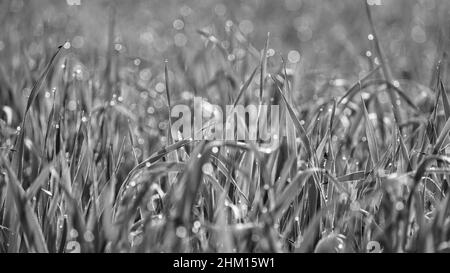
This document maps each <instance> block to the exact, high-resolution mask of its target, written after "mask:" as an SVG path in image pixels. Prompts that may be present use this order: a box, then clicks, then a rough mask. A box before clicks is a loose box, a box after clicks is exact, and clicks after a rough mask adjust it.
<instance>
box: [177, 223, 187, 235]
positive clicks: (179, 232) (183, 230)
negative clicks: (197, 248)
mask: <svg viewBox="0 0 450 273" xmlns="http://www.w3.org/2000/svg"><path fill="white" fill-rule="evenodd" d="M175 234H176V235H177V236H178V237H179V238H186V236H187V230H186V228H185V227H183V226H179V227H177V229H176V231H175Z"/></svg>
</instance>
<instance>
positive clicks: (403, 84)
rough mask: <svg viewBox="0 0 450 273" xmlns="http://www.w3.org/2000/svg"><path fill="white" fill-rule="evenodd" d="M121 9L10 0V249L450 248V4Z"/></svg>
mask: <svg viewBox="0 0 450 273" xmlns="http://www.w3.org/2000/svg"><path fill="white" fill-rule="evenodd" d="M124 2H125V1H100V0H96V1H83V0H81V1H76V0H67V1H50V0H38V1H22V0H2V1H0V253H7V252H21V253H24V252H58V253H64V252H65V253H72V252H371V253H377V252H449V251H450V200H449V183H450V181H449V179H450V156H448V154H447V152H448V151H449V143H450V140H449V138H448V136H449V132H450V101H449V98H448V96H449V95H448V93H447V91H446V90H447V89H448V87H449V86H448V79H447V78H448V77H447V73H448V70H447V67H448V57H447V53H446V51H448V49H449V47H448V46H449V42H450V40H449V34H450V33H449V32H448V29H449V23H450V21H449V20H450V19H448V18H450V17H449V15H450V13H449V11H450V2H448V1H446V0H419V1H409V0H408V1H405V0H380V1H375V0H374V1H367V2H366V1H364V0H360V1H356V0H355V1H350V0H346V1H339V2H338V3H337V1H331V0H322V1H312V0H303V1H300V0H285V1H270V0H264V1H262V0H261V1H257V0H251V1H238V0H233V1H215V0H211V1H198V0H197V1H195V0H192V1H178V0H177V1H175V0H170V1H169V0H167V1H166V0H165V1H141V0H139V1H130V2H133V4H129V3H128V2H129V1H126V2H127V4H125V3H124ZM78 4H80V5H78ZM194 97H203V98H204V99H205V100H206V101H207V102H205V103H206V104H208V105H209V104H214V105H218V106H219V107H221V108H224V107H225V106H226V105H256V106H258V107H261V105H279V107H280V116H281V120H280V122H279V126H280V130H279V134H276V135H273V136H272V137H276V138H277V139H278V140H279V144H278V145H276V146H273V147H270V148H263V147H261V145H259V144H260V143H259V142H258V141H224V140H198V139H192V138H181V137H173V136H172V134H170V132H171V131H170V128H171V126H172V123H173V122H174V121H175V119H174V118H170V109H171V108H172V107H173V106H175V105H179V104H185V105H188V106H189V107H190V108H191V109H192V110H194V109H195V108H196V107H198V106H196V105H195V104H194V100H193V98H194ZM261 118H262V117H261ZM266 122H267V123H269V122H277V121H272V120H269V118H267V120H266ZM243 124H245V125H246V126H250V124H249V122H248V121H246V120H244V121H243ZM180 135H181V132H180Z"/></svg>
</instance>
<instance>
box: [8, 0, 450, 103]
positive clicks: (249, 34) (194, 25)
mask: <svg viewBox="0 0 450 273" xmlns="http://www.w3.org/2000/svg"><path fill="white" fill-rule="evenodd" d="M370 2H371V4H373V5H372V13H373V17H374V18H373V19H374V23H375V27H376V28H377V30H378V35H379V39H380V41H381V45H382V47H383V49H384V51H385V52H386V55H387V58H388V63H389V65H390V66H391V67H392V71H393V74H394V77H395V78H396V79H405V80H410V79H414V81H416V82H418V83H421V84H423V85H425V86H429V85H430V81H431V75H432V71H433V67H434V66H435V65H436V62H437V60H438V59H439V58H441V55H442V53H443V52H444V51H445V50H447V48H448V44H449V30H450V28H449V27H448V26H449V20H450V16H449V15H450V13H449V6H450V1H447V0H372V1H370ZM0 20H1V21H0V29H1V31H0V60H1V62H2V63H3V66H4V67H5V66H6V67H10V68H12V69H15V68H17V67H18V66H20V64H21V63H22V60H21V58H24V55H25V56H29V57H30V58H29V60H30V62H31V64H30V65H31V67H33V65H38V63H37V61H36V60H37V58H34V56H39V55H40V54H41V55H43V54H45V52H49V51H50V50H54V49H55V48H56V47H57V46H58V45H60V44H62V43H64V42H65V41H68V42H69V43H70V44H67V47H68V48H69V47H70V55H71V56H72V57H73V58H76V59H77V60H79V61H80V63H81V64H82V66H80V68H85V69H86V71H85V72H86V73H89V71H90V72H92V71H93V70H96V71H103V70H104V69H105V67H107V66H108V65H110V66H112V67H113V66H114V65H113V64H110V63H111V62H114V60H108V56H112V55H114V56H115V57H116V58H115V62H117V63H116V64H117V65H116V66H114V67H120V69H119V70H120V71H116V72H117V73H115V74H116V76H117V77H121V78H122V79H123V78H124V77H126V76H125V75H124V74H126V73H127V72H129V71H130V69H132V70H133V71H134V72H135V73H137V75H138V80H139V81H140V82H141V83H142V86H145V87H146V88H153V89H155V90H156V91H163V88H164V86H163V85H162V84H161V80H158V76H160V78H161V77H162V74H163V72H164V69H163V61H164V59H168V60H169V63H170V64H171V71H170V72H171V73H172V70H173V72H182V73H178V74H177V77H174V74H171V76H172V77H171V78H172V80H173V81H176V82H177V85H176V87H175V88H174V90H175V91H174V92H176V93H177V94H182V92H184V91H186V92H193V91H194V92H197V90H192V89H198V87H196V84H195V83H192V82H189V78H191V79H195V80H197V79H199V78H202V80H203V82H204V83H205V82H208V79H211V78H213V77H214V75H216V74H217V73H218V69H219V67H223V65H222V64H220V65H218V66H217V67H212V66H208V65H207V64H206V65H204V67H202V69H199V68H198V66H195V64H196V63H198V62H202V58H203V59H205V58H208V55H207V54H203V53H204V51H206V50H207V49H208V47H211V44H213V46H216V47H220V48H221V50H222V52H224V54H227V56H226V58H227V59H228V61H229V62H231V63H233V64H238V65H239V64H241V63H242V64H247V63H248V62H247V60H245V59H246V58H248V55H249V54H246V53H247V51H249V45H252V48H253V49H256V51H253V56H254V57H255V59H257V58H258V56H257V54H259V52H260V50H262V49H263V47H264V43H265V40H266V37H267V33H268V32H270V43H269V53H268V54H269V55H270V56H272V58H270V59H269V72H270V67H273V66H274V65H275V66H276V63H280V61H281V60H282V59H281V57H283V58H284V60H286V62H287V64H288V65H289V66H291V67H292V66H295V67H296V68H298V66H297V64H298V63H300V62H301V72H303V73H304V74H305V75H307V76H308V77H304V78H303V79H304V81H303V86H304V87H305V89H306V90H308V92H306V91H305V92H306V93H307V94H309V95H311V96H312V95H313V94H314V93H316V91H317V90H319V89H320V88H321V86H322V85H323V84H322V83H323V82H328V81H329V80H330V79H347V80H357V79H358V77H362V75H365V74H366V73H367V72H368V71H369V70H370V67H371V66H373V64H374V63H375V64H377V63H378V60H377V59H376V56H375V54H374V53H373V52H374V48H373V43H372V42H371V41H370V39H371V35H370V26H369V23H368V19H367V16H366V11H365V8H364V2H363V0H361V1H356V0H343V1H332V0H276V1H275V0H246V1H241V0H227V1H220V0H191V1H183V0H164V1H156V0H145V1H144V0H133V1H113V0H110V1H106V0H89V1H86V0H34V1H26V0H2V1H1V2H0ZM199 30H200V31H202V32H203V34H204V35H200V34H199ZM231 32H232V35H231V34H230V33H231ZM110 33H113V34H112V35H109V34H110ZM205 34H207V35H209V34H211V35H214V38H216V39H217V43H211V41H213V42H215V41H216V40H212V39H207V38H205V37H206V36H205ZM231 36H233V39H231V38H230V37H231ZM236 37H237V39H234V38H236ZM109 41H110V42H109ZM252 48H250V49H252ZM17 49H20V50H17ZM250 51H251V50H250ZM50 52H51V51H50ZM112 52H113V53H112ZM24 53H25V54H24ZM217 54H220V53H219V51H212V52H211V55H212V56H213V58H214V55H217ZM34 62H36V64H35V63H34ZM211 63H212V62H211ZM249 69H252V68H248V69H246V68H245V67H244V69H241V70H240V71H243V72H244V73H243V75H245V72H247V71H248V70H249ZM186 71H188V72H186ZM297 71H299V69H297ZM112 73H113V74H114V72H112ZM199 73H200V74H201V75H198V74H199ZM91 74H92V73H91ZM189 74H192V75H191V76H189ZM182 77H185V79H182ZM244 78H245V77H244V76H242V79H241V80H243V79H244ZM155 79H156V80H155ZM149 82H150V83H149ZM337 83H340V84H342V85H345V84H346V83H348V82H347V81H346V80H342V82H337ZM158 84H159V86H158Z"/></svg>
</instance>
